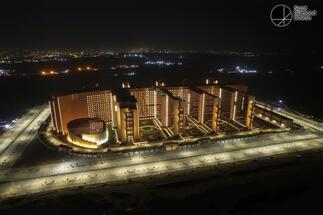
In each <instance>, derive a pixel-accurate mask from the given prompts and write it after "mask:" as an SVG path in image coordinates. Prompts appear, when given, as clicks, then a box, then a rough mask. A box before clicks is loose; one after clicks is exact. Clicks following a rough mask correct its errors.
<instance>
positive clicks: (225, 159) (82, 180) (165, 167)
mask: <svg viewBox="0 0 323 215" xmlns="http://www.w3.org/2000/svg"><path fill="white" fill-rule="evenodd" d="M322 147H323V138H322V137H319V138H315V139H311V140H299V141H293V142H286V143H280V144H275V145H267V146H260V147H253V148H247V149H240V150H233V151H228V152H219V153H211V154H206V155H205V154H204V155H196V156H189V157H185V158H176V159H172V160H162V161H156V162H150V163H144V164H142V163H139V164H136V163H135V164H129V165H127V166H119V167H110V168H104V169H100V170H90V171H84V172H78V173H67V174H61V175H56V176H48V177H41V178H34V179H25V180H20V181H16V182H14V183H11V182H8V183H3V184H1V185H0V194H1V195H0V198H3V199H4V198H8V197H13V196H20V195H27V194H33V193H39V192H45V191H46V192H47V191H53V190H57V189H63V188H71V187H78V186H84V185H90V184H92V185H93V184H98V183H105V182H114V181H122V180H128V179H132V178H137V177H144V176H151V175H158V174H162V173H172V172H176V171H181V170H188V169H192V168H197V167H203V166H212V165H221V164H224V163H231V162H238V161H243V160H248V159H256V158H260V157H265V156H273V155H277V154H282V153H288V152H295V151H304V150H309V149H317V148H322Z"/></svg>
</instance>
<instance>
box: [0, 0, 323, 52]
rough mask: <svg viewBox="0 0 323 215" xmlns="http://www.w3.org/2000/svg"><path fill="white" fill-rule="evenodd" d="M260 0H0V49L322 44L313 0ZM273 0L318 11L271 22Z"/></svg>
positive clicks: (293, 47) (300, 47) (297, 47)
mask: <svg viewBox="0 0 323 215" xmlns="http://www.w3.org/2000/svg"><path fill="white" fill-rule="evenodd" d="M241 2H243V3H241ZM263 2H265V1H260V0H259V1H239V2H238V1H229V0H225V1H215V0H212V1H195V2H191V1H176V2H175V1H160V0H156V1H152V0H151V1H140V0H131V1H108V0H105V1H97V0H91V1H86V2H85V1H68V0H65V1H48V0H42V1H35V0H30V1H3V2H1V3H2V5H1V13H0V25H1V27H0V31H1V34H0V50H9V51H10V50H15V51H18V50H25V49H29V50H37V49H45V50H49V49H58V50H71V49H75V50H80V49H111V50H120V49H121V50H122V49H132V48H139V47H146V48H156V49H173V50H174V49H198V50H211V49H212V50H219V51H226V50H239V51H304V50H307V51H321V50H322V42H321V39H322V38H323V35H322V34H323V33H322V26H323V22H322V14H323V7H322V6H320V5H319V1H318V0H316V1H284V0H281V1H266V3H263ZM278 3H284V4H287V5H288V6H290V7H292V5H294V4H298V5H308V6H309V9H310V10H313V9H316V10H317V12H318V15H317V16H316V17H314V18H313V20H312V21H310V22H292V23H291V24H290V25H289V26H288V27H285V28H278V27H275V26H274V25H273V24H272V23H271V21H270V19H269V13H270V10H271V8H272V7H273V6H275V5H276V4H278Z"/></svg>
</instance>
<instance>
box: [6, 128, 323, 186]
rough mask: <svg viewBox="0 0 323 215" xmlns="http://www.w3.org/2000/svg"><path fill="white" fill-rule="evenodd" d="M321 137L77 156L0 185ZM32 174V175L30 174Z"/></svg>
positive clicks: (15, 172) (14, 174) (11, 173)
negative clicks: (144, 152)
mask: <svg viewBox="0 0 323 215" xmlns="http://www.w3.org/2000/svg"><path fill="white" fill-rule="evenodd" d="M319 137H321V136H320V135H318V134H313V133H309V132H307V131H299V132H293V133H285V134H280V135H268V134H267V135H262V136H256V137H254V138H252V139H238V140H226V142H225V143H223V144H208V145H201V146H199V147H198V148H195V149H187V150H177V151H172V152H155V153H149V154H145V155H144V160H143V159H137V157H136V156H135V158H134V159H131V158H133V156H131V155H129V156H113V157H104V158H99V159H91V160H87V159H84V160H83V161H80V159H79V158H78V157H77V158H75V160H70V161H68V162H64V163H54V164H47V165H38V166H33V167H28V168H11V169H10V170H8V171H7V172H3V173H2V174H1V173H0V182H5V181H16V180H22V179H28V178H29V179H30V178H37V177H44V176H51V175H59V174H66V173H73V172H82V171H90V170H98V169H105V168H111V167H118V166H127V165H130V164H139V163H150V162H156V161H160V160H172V159H176V158H182V157H186V156H196V155H203V154H210V153H219V152H224V151H231V150H238V149H245V148H252V147H258V146H265V145H272V144H278V143H286V142H291V141H296V140H312V139H315V138H319ZM31 172H32V173H33V174H32V175H31V174H30V173H31Z"/></svg>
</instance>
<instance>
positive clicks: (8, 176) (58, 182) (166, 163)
mask: <svg viewBox="0 0 323 215" xmlns="http://www.w3.org/2000/svg"><path fill="white" fill-rule="evenodd" d="M32 113H33V114H31V115H30V116H29V117H26V118H24V120H26V122H22V124H21V125H24V126H25V127H24V128H23V127H20V126H18V127H17V128H15V129H14V131H12V132H11V134H10V135H8V136H5V137H8V138H10V139H11V142H9V141H8V140H7V141H6V142H5V144H6V145H7V146H6V147H1V149H2V152H1V156H0V161H1V167H2V168H3V170H5V171H1V173H0V199H5V198H9V197H16V196H20V195H27V194H33V193H39V192H47V191H53V190H57V189H63V188H71V187H79V186H86V185H94V184H98V183H109V182H114V181H123V180H128V179H131V178H137V177H143V176H151V175H158V174H164V173H173V172H176V171H182V170H189V169H193V168H197V167H204V166H210V165H221V164H224V163H230V162H238V161H243V160H248V159H257V158H260V157H265V156H273V155H277V154H282V153H289V152H295V151H302V150H310V149H317V148H322V147H323V132H321V130H320V129H315V126H316V125H314V126H313V125H311V124H310V125H309V126H308V124H309V123H310V122H308V121H304V125H305V126H306V127H309V128H311V129H304V130H299V131H294V132H288V133H284V134H280V135H274V134H266V135H259V136H256V137H254V138H248V139H246V138H239V139H235V140H225V141H223V143H221V144H219V143H218V144H208V145H201V146H200V147H197V148H187V149H181V150H176V151H173V152H154V153H148V154H144V155H136V154H135V155H133V154H132V155H120V156H112V157H108V156H107V157H104V158H98V159H90V160H88V159H84V160H82V161H80V159H79V158H75V160H71V161H69V162H61V163H54V164H48V165H38V166H33V167H27V168H18V169H16V168H11V166H12V164H13V163H14V162H15V161H16V160H17V158H19V156H20V155H21V153H22V152H23V150H24V149H25V147H26V146H27V145H28V143H29V142H30V141H31V140H32V139H33V138H34V137H35V135H36V133H37V129H38V128H39V126H40V124H41V123H42V122H43V121H44V120H45V119H46V118H47V117H48V116H49V114H50V113H49V109H48V108H47V107H43V108H40V109H38V112H37V111H32ZM300 122H301V123H302V121H300ZM301 123H300V124H301ZM313 129H314V130H315V131H313Z"/></svg>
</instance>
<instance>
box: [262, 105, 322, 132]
mask: <svg viewBox="0 0 323 215" xmlns="http://www.w3.org/2000/svg"><path fill="white" fill-rule="evenodd" d="M256 105H257V106H259V107H261V108H265V109H267V110H271V109H270V108H268V107H265V105H264V103H262V102H259V101H257V102H256ZM273 112H274V113H277V114H279V115H282V116H285V117H287V118H290V119H292V120H294V122H295V123H298V124H300V125H302V126H303V127H305V128H312V129H315V130H319V131H323V125H322V124H320V123H318V122H315V121H313V120H310V119H307V118H304V117H303V116H301V115H297V114H295V113H292V112H289V111H286V110H284V109H277V108H274V109H273Z"/></svg>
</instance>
